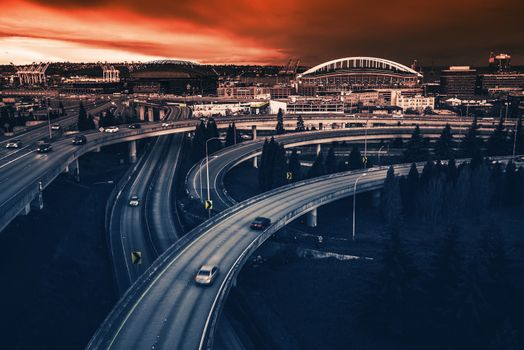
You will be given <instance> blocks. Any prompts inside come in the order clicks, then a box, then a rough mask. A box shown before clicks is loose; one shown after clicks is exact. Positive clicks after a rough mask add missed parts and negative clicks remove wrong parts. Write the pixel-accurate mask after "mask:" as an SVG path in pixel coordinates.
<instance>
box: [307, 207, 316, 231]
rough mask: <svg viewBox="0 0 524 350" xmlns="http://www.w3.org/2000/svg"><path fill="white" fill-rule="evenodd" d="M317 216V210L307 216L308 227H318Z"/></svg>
mask: <svg viewBox="0 0 524 350" xmlns="http://www.w3.org/2000/svg"><path fill="white" fill-rule="evenodd" d="M317 216H318V213H317V208H315V209H313V210H311V211H309V212H308V213H307V214H306V225H308V226H309V227H317Z"/></svg>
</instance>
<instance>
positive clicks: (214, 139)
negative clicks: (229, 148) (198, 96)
mask: <svg viewBox="0 0 524 350" xmlns="http://www.w3.org/2000/svg"><path fill="white" fill-rule="evenodd" d="M205 135H206V141H207V140H210V141H209V142H207V147H208V150H207V152H208V154H213V153H215V152H217V151H219V150H220V149H221V148H222V143H221V142H220V139H218V137H219V133H218V128H217V124H216V123H215V119H214V118H209V119H208V120H207V125H206V132H205ZM204 146H205V145H204Z"/></svg>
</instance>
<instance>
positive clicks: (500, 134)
mask: <svg viewBox="0 0 524 350" xmlns="http://www.w3.org/2000/svg"><path fill="white" fill-rule="evenodd" d="M508 151H509V150H508V133H507V131H506V130H505V128H504V121H503V120H502V119H501V120H500V121H499V123H498V124H497V126H496V127H495V130H493V132H492V133H491V135H490V136H489V139H488V142H487V153H488V155H490V156H501V155H504V154H507V153H508Z"/></svg>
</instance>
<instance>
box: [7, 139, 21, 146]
mask: <svg viewBox="0 0 524 350" xmlns="http://www.w3.org/2000/svg"><path fill="white" fill-rule="evenodd" d="M20 147H22V140H12V141H9V142H8V143H7V144H6V145H5V148H20Z"/></svg>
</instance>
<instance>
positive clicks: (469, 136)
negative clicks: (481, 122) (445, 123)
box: [460, 117, 482, 159]
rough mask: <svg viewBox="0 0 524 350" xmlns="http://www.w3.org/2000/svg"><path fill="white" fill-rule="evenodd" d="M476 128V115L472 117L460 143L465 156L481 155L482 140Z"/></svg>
mask: <svg viewBox="0 0 524 350" xmlns="http://www.w3.org/2000/svg"><path fill="white" fill-rule="evenodd" d="M478 129H479V126H478V122H477V117H474V118H473V122H472V123H471V125H470V127H469V128H468V131H467V132H466V135H465V136H464V139H463V140H462V143H461V145H460V146H461V149H462V153H463V155H464V156H465V157H468V158H474V159H479V158H481V157H482V140H481V139H480V137H479V132H478Z"/></svg>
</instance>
